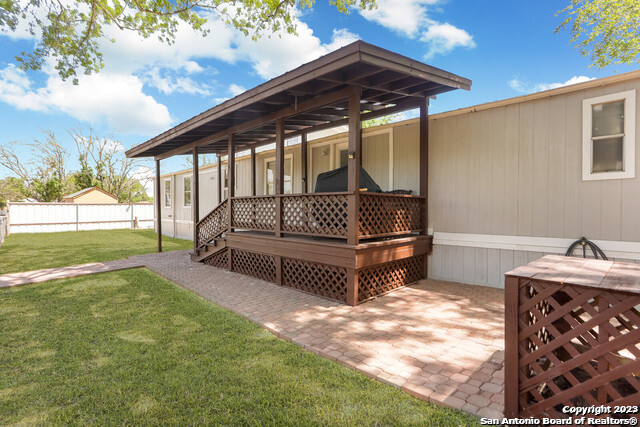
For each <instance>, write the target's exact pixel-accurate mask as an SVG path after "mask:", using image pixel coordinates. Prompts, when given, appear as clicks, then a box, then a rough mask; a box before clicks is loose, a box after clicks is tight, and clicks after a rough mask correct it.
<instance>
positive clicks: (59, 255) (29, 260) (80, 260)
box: [0, 229, 193, 274]
mask: <svg viewBox="0 0 640 427" xmlns="http://www.w3.org/2000/svg"><path fill="white" fill-rule="evenodd" d="M192 247H193V243H192V242H191V241H189V240H181V239H172V238H170V237H166V236H162V249H163V250H164V251H175V250H179V249H190V248H192ZM157 248H158V237H157V234H156V233H155V232H154V231H153V230H127V229H124V230H94V231H67V232H63V233H35V234H32V233H21V234H11V235H9V236H7V237H6V238H5V241H4V243H3V244H2V246H0V274H6V273H15V272H20V271H30V270H39V269H41V268H54V267H65V266H69V265H75V264H84V263H88V262H102V261H111V260H115V259H123V258H127V257H129V256H131V255H138V254H147V253H152V252H155V251H156V250H157Z"/></svg>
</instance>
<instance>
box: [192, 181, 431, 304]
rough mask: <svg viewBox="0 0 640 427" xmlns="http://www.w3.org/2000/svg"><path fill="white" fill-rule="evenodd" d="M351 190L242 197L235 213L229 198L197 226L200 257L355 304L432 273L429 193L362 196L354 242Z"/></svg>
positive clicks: (236, 202) (233, 201)
mask: <svg viewBox="0 0 640 427" xmlns="http://www.w3.org/2000/svg"><path fill="white" fill-rule="evenodd" d="M347 196H348V195H347V194H345V193H322V194H298V195H278V196H258V197H234V198H232V199H231V211H229V203H228V201H224V202H223V203H222V204H220V205H219V206H218V207H216V208H215V209H214V210H213V211H212V212H211V213H210V214H209V215H207V216H206V217H205V218H204V219H203V220H202V221H200V222H199V223H198V224H197V230H196V233H197V236H198V239H197V240H198V247H199V249H198V250H197V251H196V252H195V253H194V256H193V259H194V260H195V261H202V262H204V263H205V264H208V265H212V266H215V267H219V268H225V269H227V270H230V271H235V272H238V273H242V274H245V275H248V276H253V277H257V278H259V279H262V280H267V281H269V282H273V283H277V284H279V285H282V286H289V287H293V288H296V289H300V290H302V291H305V292H309V293H312V294H314V295H320V296H323V297H327V298H330V299H334V300H337V301H341V302H346V303H348V304H350V305H357V304H358V303H361V302H363V301H366V300H369V299H371V298H374V297H376V296H379V295H382V294H384V293H386V292H389V291H391V290H393V289H397V288H399V287H401V286H405V285H407V284H409V283H412V282H415V281H418V280H420V279H423V278H425V277H426V256H427V254H428V253H429V252H430V250H431V242H432V239H431V237H429V236H425V235H420V234H417V233H418V232H419V231H421V230H422V218H423V216H422V211H423V209H425V206H424V202H425V198H424V197H415V196H413V197H412V196H406V195H400V196H399V195H389V194H367V195H364V197H362V196H363V195H361V198H360V203H361V208H360V212H361V213H362V214H361V215H360V222H359V225H358V236H359V239H357V240H358V241H359V243H356V244H353V243H350V242H349V241H348V239H347V236H348V234H349V225H348V223H347V212H346V210H347V209H348V201H347ZM363 212H364V213H363ZM229 224H231V227H230V226H229Z"/></svg>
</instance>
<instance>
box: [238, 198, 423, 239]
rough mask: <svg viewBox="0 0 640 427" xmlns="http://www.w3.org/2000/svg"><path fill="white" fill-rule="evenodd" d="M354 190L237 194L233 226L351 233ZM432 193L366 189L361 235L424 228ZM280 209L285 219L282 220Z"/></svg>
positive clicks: (316, 233)
mask: <svg viewBox="0 0 640 427" xmlns="http://www.w3.org/2000/svg"><path fill="white" fill-rule="evenodd" d="M348 198H349V193H346V192H341V193H312V194H282V195H273V196H253V197H252V196H248V197H234V198H233V199H232V227H234V228H241V229H245V230H256V231H276V228H277V227H278V224H279V227H280V229H279V231H280V232H282V233H287V234H298V235H311V236H319V237H332V238H340V239H346V238H347V236H348ZM425 202H426V198H425V197H421V196H410V195H397V194H385V193H360V208H359V212H360V221H359V227H358V233H359V236H360V238H364V239H366V238H378V237H388V236H389V237H390V236H395V235H401V234H410V233H416V232H421V231H422V230H423V218H424V209H425ZM278 212H280V222H278Z"/></svg>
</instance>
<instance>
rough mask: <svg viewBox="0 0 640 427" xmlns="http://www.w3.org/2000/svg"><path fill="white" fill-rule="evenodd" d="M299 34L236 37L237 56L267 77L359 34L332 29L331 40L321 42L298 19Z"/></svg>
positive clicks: (273, 75) (347, 42)
mask: <svg viewBox="0 0 640 427" xmlns="http://www.w3.org/2000/svg"><path fill="white" fill-rule="evenodd" d="M297 31H298V35H297V36H295V35H292V34H274V35H273V36H272V37H270V38H269V37H263V38H261V39H258V41H255V42H254V41H253V40H251V39H250V38H248V37H243V38H241V39H239V40H238V56H239V58H240V59H243V60H246V61H249V62H251V63H252V64H253V65H252V66H253V69H254V71H255V72H256V73H257V74H258V75H259V76H260V77H262V78H264V79H269V78H273V77H275V76H278V75H280V74H282V73H284V72H286V71H290V70H292V69H294V68H296V67H298V66H300V65H302V64H305V63H307V62H310V61H313V60H314V59H317V58H319V57H320V56H322V55H326V54H327V53H329V52H331V51H333V50H336V49H338V48H340V47H342V46H345V45H347V44H349V43H351V42H354V41H356V40H358V38H359V36H358V35H356V34H353V33H351V32H349V31H348V30H346V29H340V30H335V29H334V30H333V35H332V37H331V42H330V43H328V44H322V42H321V41H320V39H319V38H318V37H316V36H314V35H313V30H312V29H311V28H309V27H308V26H307V24H305V23H304V22H298V29H297Z"/></svg>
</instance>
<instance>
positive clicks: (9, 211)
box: [6, 200, 11, 236]
mask: <svg viewBox="0 0 640 427" xmlns="http://www.w3.org/2000/svg"><path fill="white" fill-rule="evenodd" d="M6 231H7V236H8V235H9V234H11V202H9V201H8V200H7V228H6Z"/></svg>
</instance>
